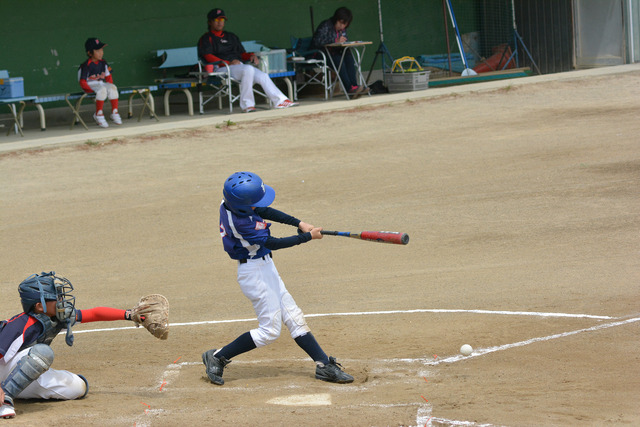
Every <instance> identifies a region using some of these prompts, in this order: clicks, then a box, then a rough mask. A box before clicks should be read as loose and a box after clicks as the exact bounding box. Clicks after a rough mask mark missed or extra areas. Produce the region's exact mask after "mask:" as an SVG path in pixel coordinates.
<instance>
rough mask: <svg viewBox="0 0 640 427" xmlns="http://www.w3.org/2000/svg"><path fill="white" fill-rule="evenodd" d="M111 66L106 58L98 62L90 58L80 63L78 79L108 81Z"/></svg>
mask: <svg viewBox="0 0 640 427" xmlns="http://www.w3.org/2000/svg"><path fill="white" fill-rule="evenodd" d="M110 70H111V68H109V64H107V61H105V60H104V59H101V60H100V61H98V62H93V60H91V59H88V60H86V61H84V62H83V63H82V64H80V67H79V68H78V81H80V80H86V81H87V82H92V81H103V82H104V81H107V77H108V76H110V75H111V71H110Z"/></svg>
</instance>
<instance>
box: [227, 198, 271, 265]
mask: <svg viewBox="0 0 640 427" xmlns="http://www.w3.org/2000/svg"><path fill="white" fill-rule="evenodd" d="M270 226H271V224H269V223H267V222H265V220H264V219H262V218H261V217H260V216H259V215H257V214H254V215H251V216H248V217H239V216H236V215H235V214H234V213H233V212H231V211H230V210H228V209H227V208H226V207H225V205H224V202H223V203H221V204H220V235H221V236H222V244H223V245H224V250H225V251H226V252H227V253H228V254H229V256H230V257H231V259H247V258H260V257H263V256H265V255H267V254H269V252H271V250H269V249H267V248H266V247H265V243H266V242H267V238H268V237H269V236H270V235H271V233H270V232H269V227H270Z"/></svg>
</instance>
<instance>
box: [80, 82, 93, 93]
mask: <svg viewBox="0 0 640 427" xmlns="http://www.w3.org/2000/svg"><path fill="white" fill-rule="evenodd" d="M80 87H82V90H84V91H85V92H87V93H93V90H92V89H91V87H90V86H89V83H87V81H86V80H85V79H80Z"/></svg>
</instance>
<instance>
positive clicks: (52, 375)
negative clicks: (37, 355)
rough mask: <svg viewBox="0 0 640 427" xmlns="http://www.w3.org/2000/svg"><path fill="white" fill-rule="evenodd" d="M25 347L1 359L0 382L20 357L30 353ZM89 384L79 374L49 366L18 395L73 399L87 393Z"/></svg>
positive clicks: (34, 397) (37, 397) (19, 396)
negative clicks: (7, 359) (8, 358)
mask: <svg viewBox="0 0 640 427" xmlns="http://www.w3.org/2000/svg"><path fill="white" fill-rule="evenodd" d="M29 350H30V348H27V349H24V350H22V351H20V352H18V353H16V355H15V356H13V357H12V358H11V360H9V362H7V363H5V362H6V361H5V360H4V358H3V359H0V382H2V381H4V380H5V379H6V378H7V376H9V373H10V372H11V371H12V370H13V368H14V367H15V366H16V365H17V364H18V362H19V361H20V359H22V358H23V357H24V356H26V355H27V354H29ZM86 390H87V385H86V384H85V382H84V381H83V380H82V378H80V377H79V376H78V375H76V374H74V373H71V372H69V371H60V370H57V369H51V368H49V369H48V370H47V371H45V372H44V373H43V374H42V375H40V377H38V379H37V380H35V381H34V382H32V383H31V384H29V386H28V387H27V388H25V389H24V390H22V392H21V393H20V394H19V395H18V396H16V397H17V398H19V399H59V400H73V399H77V398H79V397H82V396H84V395H85V392H86Z"/></svg>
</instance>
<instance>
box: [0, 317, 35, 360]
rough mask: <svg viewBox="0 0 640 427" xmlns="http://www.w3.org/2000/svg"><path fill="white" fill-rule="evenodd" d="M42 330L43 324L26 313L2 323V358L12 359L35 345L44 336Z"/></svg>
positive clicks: (0, 349) (0, 336)
mask: <svg viewBox="0 0 640 427" xmlns="http://www.w3.org/2000/svg"><path fill="white" fill-rule="evenodd" d="M42 330H43V326H42V323H40V322H38V320H36V318H35V317H32V316H29V315H28V314H26V313H20V314H18V315H16V316H13V317H12V318H11V319H9V320H3V321H1V322H0V358H3V357H6V358H7V359H11V358H12V357H13V356H14V355H15V354H16V353H17V352H19V351H20V350H22V349H24V348H27V347H29V346H30V345H31V344H32V343H34V342H35V341H36V340H37V339H38V337H39V336H40V335H41V334H42Z"/></svg>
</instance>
